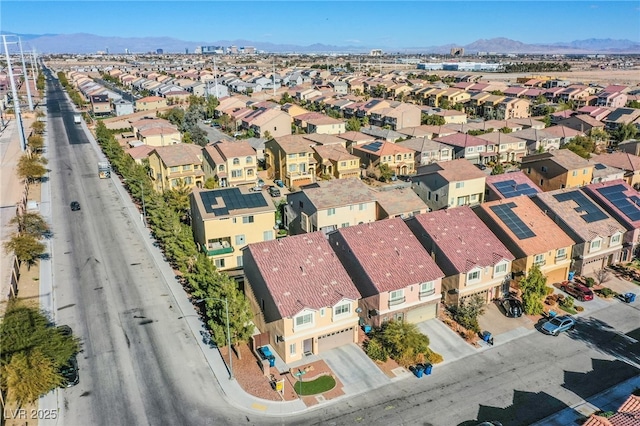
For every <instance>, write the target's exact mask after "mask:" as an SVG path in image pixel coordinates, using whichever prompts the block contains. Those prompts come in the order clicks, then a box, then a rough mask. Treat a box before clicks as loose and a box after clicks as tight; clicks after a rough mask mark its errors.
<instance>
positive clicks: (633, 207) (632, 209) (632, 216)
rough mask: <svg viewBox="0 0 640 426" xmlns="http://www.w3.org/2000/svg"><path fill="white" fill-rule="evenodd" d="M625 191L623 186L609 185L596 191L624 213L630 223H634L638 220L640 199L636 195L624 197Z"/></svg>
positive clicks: (639, 217) (639, 216) (639, 218)
mask: <svg viewBox="0 0 640 426" xmlns="http://www.w3.org/2000/svg"><path fill="white" fill-rule="evenodd" d="M626 190H627V188H626V187H625V186H624V185H611V186H607V187H605V188H598V189H597V191H598V192H599V193H600V195H602V196H603V197H604V198H606V199H607V200H608V201H609V202H610V203H611V204H612V205H613V206H615V207H617V208H618V210H620V211H621V212H622V213H624V214H625V216H627V218H628V219H629V220H630V221H631V222H636V221H638V220H640V198H638V196H636V195H630V196H627V195H625V194H624V192H625V191H626Z"/></svg>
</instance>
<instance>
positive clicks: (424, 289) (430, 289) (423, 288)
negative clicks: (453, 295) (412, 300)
mask: <svg viewBox="0 0 640 426" xmlns="http://www.w3.org/2000/svg"><path fill="white" fill-rule="evenodd" d="M435 289H436V288H435V284H434V283H433V281H428V282H426V283H420V295H422V296H426V295H428V294H433V293H434V292H435Z"/></svg>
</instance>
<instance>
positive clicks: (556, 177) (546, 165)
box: [520, 149, 593, 191]
mask: <svg viewBox="0 0 640 426" xmlns="http://www.w3.org/2000/svg"><path fill="white" fill-rule="evenodd" d="M520 169H521V170H522V171H524V173H525V174H526V175H527V176H528V177H529V179H531V180H532V181H533V183H535V184H536V185H538V187H539V188H540V189H542V190H543V191H553V190H555V189H561V188H575V187H577V186H583V185H588V184H589V183H591V181H592V179H593V163H590V162H589V160H586V159H584V158H582V157H580V156H579V155H578V154H576V153H574V152H573V151H570V150H568V149H558V150H555V151H551V152H544V153H542V154H533V155H528V156H526V157H524V158H522V161H521V164H520Z"/></svg>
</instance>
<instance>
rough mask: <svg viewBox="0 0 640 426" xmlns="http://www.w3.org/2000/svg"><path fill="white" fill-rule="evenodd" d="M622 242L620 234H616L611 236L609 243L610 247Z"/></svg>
mask: <svg viewBox="0 0 640 426" xmlns="http://www.w3.org/2000/svg"><path fill="white" fill-rule="evenodd" d="M621 240H622V234H620V233H618V234H613V235H612V236H611V243H610V245H616V244H620V241H621Z"/></svg>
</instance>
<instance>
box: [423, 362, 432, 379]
mask: <svg viewBox="0 0 640 426" xmlns="http://www.w3.org/2000/svg"><path fill="white" fill-rule="evenodd" d="M431 370H433V365H431V364H425V365H424V374H426V375H427V376H428V375H430V374H431Z"/></svg>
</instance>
